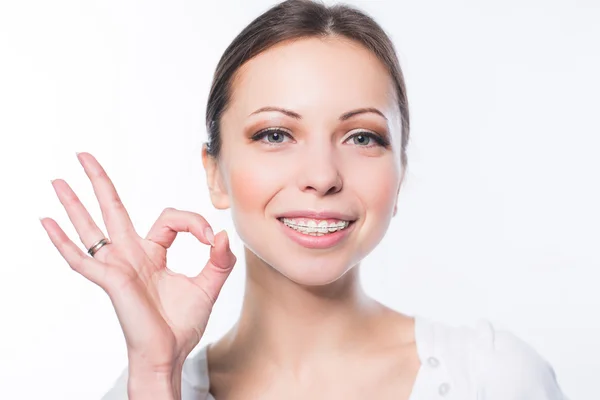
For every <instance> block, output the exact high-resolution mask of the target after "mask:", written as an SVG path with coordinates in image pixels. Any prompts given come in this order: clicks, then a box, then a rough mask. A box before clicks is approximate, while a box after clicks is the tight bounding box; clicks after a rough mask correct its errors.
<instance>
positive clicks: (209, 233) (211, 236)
mask: <svg viewBox="0 0 600 400" xmlns="http://www.w3.org/2000/svg"><path fill="white" fill-rule="evenodd" d="M204 236H205V237H206V240H208V243H210V245H211V246H213V247H214V246H215V234H214V232H213V230H212V229H211V228H210V226H207V227H206V229H204Z"/></svg>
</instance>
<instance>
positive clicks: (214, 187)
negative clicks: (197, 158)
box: [202, 143, 229, 210]
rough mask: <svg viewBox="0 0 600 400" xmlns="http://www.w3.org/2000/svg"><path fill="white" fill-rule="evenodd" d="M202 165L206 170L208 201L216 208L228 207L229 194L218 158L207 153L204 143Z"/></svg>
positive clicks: (223, 208) (224, 208)
mask: <svg viewBox="0 0 600 400" xmlns="http://www.w3.org/2000/svg"><path fill="white" fill-rule="evenodd" d="M202 165H203V166H204V170H205V172H206V183H207V185H208V191H209V193H210V201H211V202H212V204H213V206H214V207H215V208H216V209H218V210H226V209H228V208H229V195H228V193H227V190H226V186H225V184H224V182H223V177H222V175H221V171H220V169H219V162H218V160H217V159H216V158H215V157H213V156H212V155H210V154H208V146H207V144H206V143H204V144H203V145H202Z"/></svg>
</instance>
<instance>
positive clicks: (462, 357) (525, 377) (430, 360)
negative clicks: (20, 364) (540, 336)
mask: <svg viewBox="0 0 600 400" xmlns="http://www.w3.org/2000/svg"><path fill="white" fill-rule="evenodd" d="M415 341H416V345H417V351H418V355H419V359H420V360H421V367H420V369H419V372H418V374H417V378H416V380H415V383H414V386H413V389H412V393H411V395H410V398H409V400H442V399H454V400H568V398H567V397H566V396H565V395H564V394H563V393H562V391H561V389H560V387H559V385H558V383H557V381H556V376H555V374H554V370H553V369H552V367H551V366H550V364H549V363H548V362H547V361H546V360H545V359H544V358H543V357H542V356H540V355H539V354H538V353H537V352H536V351H535V350H534V349H533V348H532V347H531V346H529V345H528V344H527V343H525V342H524V341H523V340H521V339H519V338H518V337H517V336H515V335H514V334H512V333H510V332H508V331H502V330H496V329H494V327H493V326H492V325H491V324H490V323H489V322H488V321H487V320H479V321H478V322H477V323H476V325H475V327H470V326H458V327H456V326H450V325H447V324H444V323H441V322H435V321H432V320H430V319H427V318H424V317H421V316H415ZM206 349H207V347H206V346H204V347H202V348H201V349H200V350H199V351H198V352H197V353H196V354H195V355H194V356H191V357H188V358H187V359H186V361H185V362H184V365H183V374H182V382H181V385H182V388H181V399H182V400H215V399H214V397H213V396H212V395H211V394H210V393H209V387H210V385H209V378H208V365H207V358H206ZM102 400H127V368H125V370H124V371H123V372H122V373H121V375H120V376H119V377H118V379H117V381H116V382H115V384H114V386H113V387H112V388H111V389H110V391H108V392H107V393H106V394H105V395H104V397H102Z"/></svg>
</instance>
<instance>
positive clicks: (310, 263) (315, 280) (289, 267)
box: [269, 254, 358, 286]
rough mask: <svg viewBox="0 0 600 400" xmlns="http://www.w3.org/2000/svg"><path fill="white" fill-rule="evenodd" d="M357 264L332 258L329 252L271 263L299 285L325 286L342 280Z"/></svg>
mask: <svg viewBox="0 0 600 400" xmlns="http://www.w3.org/2000/svg"><path fill="white" fill-rule="evenodd" d="M303 258H304V260H303ZM357 264H358V262H350V261H349V260H332V258H331V254H329V257H327V256H323V257H314V256H313V257H295V259H294V261H290V260H285V261H283V260H282V261H280V262H277V261H275V262H272V263H270V264H269V265H271V268H273V269H275V270H276V271H277V272H279V273H280V274H281V275H283V276H285V277H286V278H287V279H289V280H290V281H292V282H294V283H296V284H298V285H303V286H324V285H328V284H331V283H333V282H336V281H338V280H340V279H341V278H342V277H343V276H345V275H346V273H347V272H349V271H350V270H352V268H353V266H354V265H357Z"/></svg>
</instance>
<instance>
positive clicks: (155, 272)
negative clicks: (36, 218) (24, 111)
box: [41, 153, 236, 374]
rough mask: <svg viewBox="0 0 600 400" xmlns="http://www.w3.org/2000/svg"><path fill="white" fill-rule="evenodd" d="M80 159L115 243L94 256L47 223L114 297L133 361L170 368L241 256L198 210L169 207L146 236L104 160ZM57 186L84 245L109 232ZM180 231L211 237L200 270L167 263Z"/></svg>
mask: <svg viewBox="0 0 600 400" xmlns="http://www.w3.org/2000/svg"><path fill="white" fill-rule="evenodd" d="M78 159H79V161H80V163H81V165H82V166H83V168H84V170H85V172H86V174H87V176H88V177H89V179H90V181H91V182H92V186H93V188H94V192H95V194H96V197H97V199H98V201H99V203H100V209H101V210H102V217H103V220H104V223H105V225H106V229H107V231H108V235H109V238H110V240H111V242H112V243H110V244H107V245H104V246H103V247H101V248H100V249H99V250H98V252H97V253H96V254H95V255H94V257H90V256H89V255H88V254H86V253H84V252H83V251H82V250H81V249H80V248H79V247H78V246H77V245H75V243H73V242H72V241H71V240H70V239H69V238H68V237H67V236H66V235H65V233H64V231H63V230H62V229H61V228H60V227H59V226H58V224H57V223H56V222H55V221H54V220H53V219H51V218H43V219H42V220H41V222H42V225H43V227H44V229H45V230H46V232H47V233H48V236H49V237H50V240H51V241H52V243H53V244H54V246H56V248H57V249H58V251H59V252H60V254H61V255H62V256H63V257H64V259H65V260H66V261H67V263H68V264H69V265H70V266H71V268H72V269H74V270H75V271H77V272H78V273H80V274H81V275H83V276H84V277H86V278H87V279H88V280H90V281H92V282H94V283H95V284H97V285H98V286H100V287H101V288H102V289H104V291H105V292H106V293H107V294H108V296H109V297H110V299H111V302H112V304H113V306H114V308H115V311H116V313H117V317H118V319H119V322H120V324H121V327H122V329H123V333H124V335H125V340H126V343H127V349H128V356H129V361H130V366H131V364H132V363H135V364H136V365H138V366H142V365H143V368H144V369H145V368H147V371H149V372H156V373H161V372H164V373H166V374H169V373H171V371H172V368H175V367H176V366H177V365H180V366H181V365H182V364H183V361H184V360H185V358H186V357H187V356H188V355H189V353H190V352H191V351H192V350H193V349H194V347H195V346H196V345H197V344H198V342H199V341H200V339H201V337H202V335H203V334H204V330H205V328H206V325H207V323H208V318H209V316H210V313H211V311H212V307H213V305H214V303H215V301H216V299H217V296H218V295H219V292H220V290H221V287H222V286H223V284H224V283H225V280H226V279H227V277H228V276H229V273H230V272H231V270H232V268H233V266H234V264H235V262H236V257H235V255H234V254H233V253H232V252H231V249H230V247H229V239H228V237H227V233H226V232H225V231H223V232H221V233H219V234H217V235H216V237H214V236H213V233H212V229H211V227H210V225H209V224H208V223H207V222H206V220H205V219H204V218H203V217H202V216H200V215H199V214H196V213H192V212H188V211H180V210H176V209H174V208H167V209H165V210H164V211H163V212H162V214H161V215H160V216H159V217H158V219H157V220H156V222H155V223H154V225H153V226H152V228H151V229H150V232H149V233H148V235H147V236H146V238H145V239H142V238H141V237H140V236H138V234H137V233H136V232H135V230H134V228H133V225H132V222H131V220H130V218H129V215H128V213H127V211H126V210H125V207H124V206H123V204H122V202H121V200H120V199H119V196H118V194H117V192H116V190H115V187H114V186H113V184H112V182H111V180H110V178H109V177H108V176H107V175H106V172H105V171H104V169H103V168H102V166H101V165H100V164H99V163H98V161H96V159H95V158H94V157H93V156H92V155H91V154H89V153H80V154H79V155H78ZM52 185H53V187H54V189H55V191H56V194H57V196H58V198H59V200H60V202H61V203H62V204H63V206H64V207H65V210H66V211H67V214H68V216H69V219H70V220H71V222H72V223H73V225H74V227H75V229H76V231H77V233H78V234H79V238H80V239H81V241H82V242H83V245H84V246H85V248H86V249H89V248H90V247H91V246H92V245H93V244H94V243H96V242H97V241H98V240H100V239H102V238H104V237H105V235H104V233H103V232H102V231H101V230H100V228H98V226H97V225H96V224H95V222H94V221H93V219H92V218H91V216H90V214H89V213H88V211H87V210H86V209H85V207H84V206H83V204H82V203H81V202H80V201H79V199H78V197H77V195H76V194H75V193H74V192H73V190H71V188H70V187H69V185H68V184H67V183H66V182H65V181H64V180H61V179H57V180H54V181H53V183H52ZM178 232H190V233H192V235H194V236H195V237H196V238H197V239H198V240H199V241H200V242H202V243H204V244H207V245H209V244H211V242H212V247H211V249H210V259H209V260H208V261H207V263H206V266H205V267H204V268H203V270H202V272H201V273H200V274H199V275H197V276H196V277H192V278H188V277H187V276H185V275H182V274H177V273H174V272H173V271H170V270H169V269H168V268H167V266H166V254H167V249H168V248H169V247H170V246H171V244H172V243H173V241H174V240H175V237H176V236H177V233H178ZM139 368H142V367H139Z"/></svg>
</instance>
